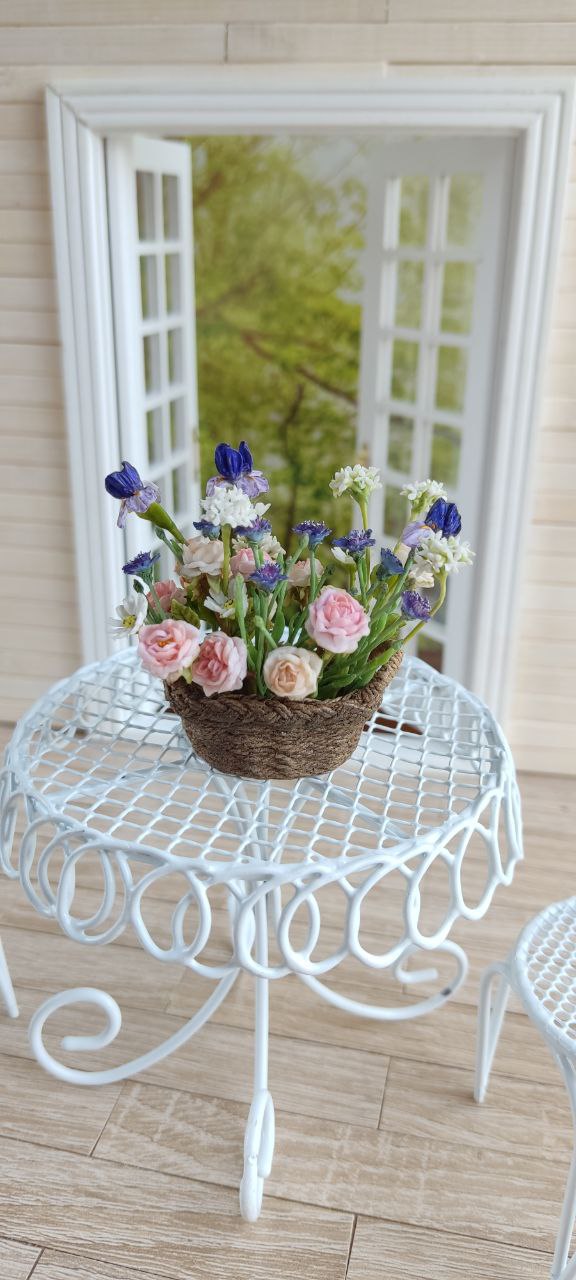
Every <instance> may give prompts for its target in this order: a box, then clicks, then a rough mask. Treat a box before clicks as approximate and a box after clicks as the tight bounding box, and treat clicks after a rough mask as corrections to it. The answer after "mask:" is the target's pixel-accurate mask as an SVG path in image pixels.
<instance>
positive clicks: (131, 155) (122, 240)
mask: <svg viewBox="0 0 576 1280" xmlns="http://www.w3.org/2000/svg"><path fill="white" fill-rule="evenodd" d="M106 168H107V175H108V192H107V195H108V211H109V213H108V217H109V235H110V260H111V263H112V301H113V308H114V327H115V344H116V367H117V382H118V404H119V410H120V424H119V427H120V441H119V443H120V446H121V448H120V451H119V455H118V456H120V457H122V458H127V459H128V460H129V461H130V462H132V463H133V465H134V466H135V467H136V469H137V471H138V472H139V474H140V475H141V476H143V477H145V478H146V479H147V480H152V481H153V482H158V483H159V485H160V493H161V495H162V496H163V500H164V502H165V503H166V506H168V507H171V508H172V504H171V501H170V497H169V494H168V492H167V487H165V485H164V484H163V483H162V481H163V478H165V477H166V471H167V468H168V470H170V469H172V468H174V467H182V468H183V469H185V471H186V474H187V478H188V484H187V488H188V499H187V503H186V512H183V511H175V510H174V509H172V510H171V514H173V515H175V517H176V520H177V523H178V525H179V527H180V528H181V529H183V530H184V532H185V533H186V534H187V535H188V536H190V535H191V534H193V533H194V529H193V527H192V521H193V520H194V519H198V515H197V513H198V510H199V507H198V503H199V499H200V485H199V471H200V460H199V449H198V391H197V384H196V311H195V306H194V259H193V250H192V241H193V232H192V220H191V205H190V200H191V177H190V170H191V156H190V148H189V147H188V145H187V144H186V143H175V142H166V141H165V139H164V138H162V139H158V138H142V137H141V136H139V135H138V134H128V135H123V136H121V137H118V138H114V139H111V140H110V142H109V143H108V146H107V149H106ZM150 170H152V171H153V172H154V173H156V174H157V175H162V174H172V175H173V176H174V177H175V178H176V179H177V180H178V181H177V192H178V194H177V218H178V225H179V227H180V229H181V235H180V236H179V237H178V239H177V240H173V241H171V242H165V243H162V248H163V249H164V250H166V249H168V250H170V251H171V252H177V254H178V258H179V261H180V262H181V264H182V266H181V278H180V279H179V282H178V283H179V287H180V290H181V298H180V305H179V308H178V313H176V312H175V313H174V314H172V315H171V314H170V313H169V312H168V309H167V306H166V283H165V277H164V273H163V271H161V270H158V269H157V268H156V273H155V279H156V289H157V292H158V298H157V305H158V308H159V315H160V320H158V318H157V317H156V316H153V317H151V318H149V319H148V318H144V317H143V316H142V301H141V284H140V272H139V267H138V261H139V255H138V246H139V249H140V252H143V251H144V250H146V251H147V252H149V253H154V251H155V249H156V248H158V245H157V244H155V243H154V242H151V243H150V245H147V243H146V241H142V242H139V241H138V230H137V228H138V209H137V195H136V174H137V173H138V171H144V172H148V171H150ZM160 202H161V189H160V184H159V182H158V183H156V186H155V196H154V203H155V207H154V210H153V216H155V219H156V223H157V225H158V226H160V224H161V209H160V208H159V207H158V206H159V204H160ZM185 219H188V226H187V228H186V229H185V228H184V220H185ZM175 328H176V329H177V330H178V332H179V334H180V341H181V364H182V367H181V371H180V377H179V379H178V385H174V386H170V385H169V377H168V368H167V366H168V355H167V347H166V345H165V342H164V341H162V342H161V343H160V346H159V359H158V365H159V370H158V372H159V387H158V390H156V389H154V390H150V391H149V392H148V393H147V392H146V391H145V387H144V384H145V377H144V356H143V348H142V338H143V336H144V335H145V334H147V333H151V334H153V335H156V334H157V333H158V332H159V331H160V332H162V333H163V334H164V333H166V334H167V333H168V331H169V330H170V329H175ZM167 394H169V395H170V398H175V399H178V400H179V401H180V402H181V403H182V405H183V406H184V409H183V417H184V424H183V429H184V431H185V432H186V433H187V434H188V442H187V444H186V445H181V447H178V444H177V445H176V447H175V448H171V447H170V446H169V443H168V438H167V437H168V422H167V420H166V417H167V414H168V406H167V403H166V396H167ZM149 407H155V408H157V409H158V408H159V412H160V414H161V415H162V416H163V421H162V428H161V435H162V437H163V440H162V449H161V456H160V458H159V459H158V460H157V461H156V462H155V463H154V464H151V463H149V461H148V454H149V449H148V444H147V440H146V437H145V434H144V429H143V426H144V418H145V414H146V410H147V408H149ZM125 539H126V544H125V553H126V559H127V560H128V559H131V558H132V557H133V556H135V555H137V554H138V552H139V551H141V550H148V551H149V550H151V549H152V548H153V547H154V546H155V545H156V539H155V536H154V533H153V530H152V526H151V525H149V524H142V522H141V521H140V520H127V522H126V529H125Z"/></svg>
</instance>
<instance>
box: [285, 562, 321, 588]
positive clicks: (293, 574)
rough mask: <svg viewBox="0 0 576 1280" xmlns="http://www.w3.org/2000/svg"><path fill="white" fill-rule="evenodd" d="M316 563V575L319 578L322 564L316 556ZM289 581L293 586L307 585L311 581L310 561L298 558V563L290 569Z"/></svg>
mask: <svg viewBox="0 0 576 1280" xmlns="http://www.w3.org/2000/svg"><path fill="white" fill-rule="evenodd" d="M314 565H315V568H316V576H317V577H318V578H319V577H320V575H321V573H322V565H321V563H320V561H319V560H317V559H316V557H314ZM288 581H289V583H290V585H291V586H292V587H307V586H308V585H309V583H310V561H309V560H297V561H296V564H293V565H292V568H291V569H289V570H288Z"/></svg>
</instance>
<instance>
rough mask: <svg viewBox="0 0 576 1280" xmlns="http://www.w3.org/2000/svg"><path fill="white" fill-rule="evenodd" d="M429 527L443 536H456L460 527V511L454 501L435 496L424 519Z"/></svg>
mask: <svg viewBox="0 0 576 1280" xmlns="http://www.w3.org/2000/svg"><path fill="white" fill-rule="evenodd" d="M424 523H425V524H427V525H428V528H429V529H434V531H435V533H441V534H442V537H443V538H450V537H456V535H457V534H459V533H460V530H461V528H462V520H461V518H460V512H459V510H458V507H457V506H456V503H455V502H447V501H446V499H445V498H437V499H436V502H433V503H432V506H431V507H430V510H429V512H428V515H427V516H426V519H425V521H424Z"/></svg>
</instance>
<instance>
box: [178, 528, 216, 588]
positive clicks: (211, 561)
mask: <svg viewBox="0 0 576 1280" xmlns="http://www.w3.org/2000/svg"><path fill="white" fill-rule="evenodd" d="M223 563H224V547H223V544H222V543H221V542H220V540H219V538H204V537H203V536H202V534H198V537H197V538H189V539H188V541H187V542H185V543H184V546H183V548H182V560H181V562H180V563H179V564H177V565H176V570H177V572H178V573H179V574H180V577H181V578H184V579H185V581H186V582H192V580H193V579H194V578H199V577H200V574H201V573H206V574H209V575H210V577H213V578H217V577H218V574H219V573H221V571H222V565H223Z"/></svg>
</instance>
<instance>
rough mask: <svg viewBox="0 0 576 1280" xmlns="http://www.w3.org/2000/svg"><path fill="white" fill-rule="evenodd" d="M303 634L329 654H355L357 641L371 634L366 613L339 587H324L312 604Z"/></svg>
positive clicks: (352, 597) (356, 601) (357, 602)
mask: <svg viewBox="0 0 576 1280" xmlns="http://www.w3.org/2000/svg"><path fill="white" fill-rule="evenodd" d="M306 630H307V632H308V635H309V636H312V639H313V640H314V642H315V643H316V644H317V645H319V646H320V648H321V649H328V650H329V651H330V653H354V650H355V649H357V648H358V641H359V640H361V639H362V636H367V635H368V632H369V631H370V619H369V617H368V614H367V613H366V610H365V609H363V608H362V605H361V604H360V603H359V601H358V600H355V599H354V596H351V595H349V593H348V592H347V591H343V590H342V589H341V588H340V587H323V588H322V591H321V592H320V595H319V596H318V597H317V598H316V600H314V601H313V602H312V604H311V605H310V608H309V610H308V617H307V619H306Z"/></svg>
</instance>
